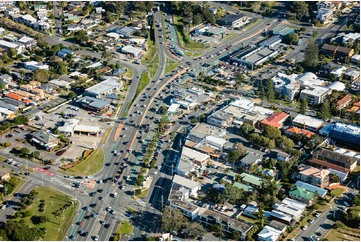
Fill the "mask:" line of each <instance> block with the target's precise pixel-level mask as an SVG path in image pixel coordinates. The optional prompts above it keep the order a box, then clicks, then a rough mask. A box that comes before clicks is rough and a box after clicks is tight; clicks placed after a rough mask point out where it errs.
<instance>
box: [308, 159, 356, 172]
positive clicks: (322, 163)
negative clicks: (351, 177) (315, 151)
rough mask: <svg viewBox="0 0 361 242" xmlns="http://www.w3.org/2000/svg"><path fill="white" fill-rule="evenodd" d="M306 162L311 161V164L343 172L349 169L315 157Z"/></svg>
mask: <svg viewBox="0 0 361 242" xmlns="http://www.w3.org/2000/svg"><path fill="white" fill-rule="evenodd" d="M308 162H309V163H311V164H315V165H319V166H323V167H327V168H331V169H334V170H337V171H341V172H344V173H348V172H349V171H350V169H348V168H345V167H342V166H338V165H335V164H332V163H330V162H327V161H324V160H320V159H317V158H312V159H310V160H308Z"/></svg>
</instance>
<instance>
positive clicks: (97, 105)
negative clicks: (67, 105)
mask: <svg viewBox="0 0 361 242" xmlns="http://www.w3.org/2000/svg"><path fill="white" fill-rule="evenodd" d="M76 103H77V104H78V105H79V106H80V107H82V108H85V109H88V110H91V111H95V112H104V111H106V110H107V109H108V108H109V106H110V103H109V102H108V101H104V100H102V99H98V98H93V97H87V96H86V97H82V98H80V99H78V100H77V101H76Z"/></svg>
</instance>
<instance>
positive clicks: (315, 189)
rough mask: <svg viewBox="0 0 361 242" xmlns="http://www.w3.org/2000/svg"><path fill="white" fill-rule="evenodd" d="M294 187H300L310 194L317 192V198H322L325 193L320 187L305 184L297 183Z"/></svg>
mask: <svg viewBox="0 0 361 242" xmlns="http://www.w3.org/2000/svg"><path fill="white" fill-rule="evenodd" d="M295 185H296V186H298V187H302V188H304V189H306V190H308V191H311V192H317V194H318V196H321V197H323V196H324V195H326V193H327V190H326V189H323V188H321V187H318V186H314V185H311V184H308V183H306V182H302V181H297V182H296V183H295Z"/></svg>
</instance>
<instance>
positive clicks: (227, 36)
mask: <svg viewBox="0 0 361 242" xmlns="http://www.w3.org/2000/svg"><path fill="white" fill-rule="evenodd" d="M236 36H237V33H230V34H229V35H226V36H225V37H224V38H223V39H222V40H223V41H224V40H229V39H232V38H234V37H236Z"/></svg>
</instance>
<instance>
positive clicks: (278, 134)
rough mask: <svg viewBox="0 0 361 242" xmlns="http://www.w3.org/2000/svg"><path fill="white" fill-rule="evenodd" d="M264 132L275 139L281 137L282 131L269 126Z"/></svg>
mask: <svg viewBox="0 0 361 242" xmlns="http://www.w3.org/2000/svg"><path fill="white" fill-rule="evenodd" d="M263 134H264V135H265V136H266V137H268V138H269V139H273V140H274V139H277V138H279V137H281V131H280V130H279V129H277V128H276V127H272V126H267V127H266V128H265V130H264V132H263Z"/></svg>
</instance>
